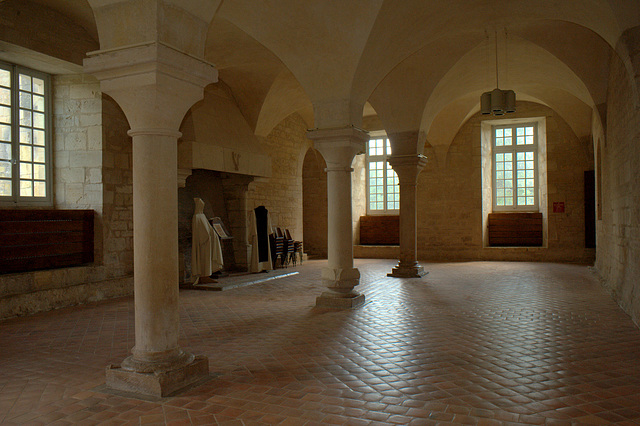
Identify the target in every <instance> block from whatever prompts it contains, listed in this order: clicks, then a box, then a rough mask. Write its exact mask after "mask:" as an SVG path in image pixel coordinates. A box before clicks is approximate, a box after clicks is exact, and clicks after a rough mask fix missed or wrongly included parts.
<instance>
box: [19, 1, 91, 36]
mask: <svg viewBox="0 0 640 426" xmlns="http://www.w3.org/2000/svg"><path fill="white" fill-rule="evenodd" d="M30 1H32V2H34V3H38V4H40V5H42V6H46V7H49V8H51V9H53V10H55V11H56V12H59V13H61V14H63V15H66V16H67V17H69V18H70V19H72V20H73V21H75V22H76V23H77V24H78V25H80V26H81V27H83V28H84V29H85V30H86V31H87V32H88V33H89V35H91V37H93V39H94V40H98V30H97V28H96V21H95V18H94V17H93V9H91V6H90V5H89V2H88V1H87V0H30Z"/></svg>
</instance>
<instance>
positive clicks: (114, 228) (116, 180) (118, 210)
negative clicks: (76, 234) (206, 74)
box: [101, 95, 133, 276]
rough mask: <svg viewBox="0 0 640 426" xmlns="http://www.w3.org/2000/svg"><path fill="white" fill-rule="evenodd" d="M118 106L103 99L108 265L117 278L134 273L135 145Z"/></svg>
mask: <svg viewBox="0 0 640 426" xmlns="http://www.w3.org/2000/svg"><path fill="white" fill-rule="evenodd" d="M127 130H129V123H128V122H127V118H126V117H125V115H124V112H122V110H121V109H120V107H119V106H118V104H117V103H116V102H115V101H114V100H113V99H111V98H110V97H109V96H107V95H103V96H102V128H101V131H102V140H103V144H102V145H103V151H102V181H103V183H102V184H103V191H104V195H103V229H104V253H105V254H104V262H103V264H104V266H105V267H106V268H107V269H108V271H109V273H110V274H112V275H113V276H126V275H132V274H133V171H132V165H133V157H132V151H133V146H132V143H131V137H130V136H129V135H127Z"/></svg>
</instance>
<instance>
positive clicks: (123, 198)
mask: <svg viewBox="0 0 640 426" xmlns="http://www.w3.org/2000/svg"><path fill="white" fill-rule="evenodd" d="M52 86H53V120H52V122H53V138H52V139H53V141H52V142H53V147H52V148H53V149H52V151H53V191H54V194H53V199H54V206H53V207H54V208H56V209H92V210H94V211H95V226H94V228H95V241H94V244H95V262H94V263H93V264H92V265H87V266H80V267H73V268H62V269H52V270H43V271H34V272H27V273H17V274H6V275H0V318H7V317H11V316H16V315H25V314H30V313H34V312H38V311H43V310H50V309H55V308H59V307H63V306H69V305H74V304H79V303H86V302H90V301H96V300H101V299H105V298H109V297H116V296H121V295H125V294H130V293H131V292H132V290H133V279H132V274H133V256H132V253H133V250H132V236H133V235H132V233H133V231H132V227H131V221H132V200H131V184H132V181H131V179H132V176H131V142H130V139H129V138H128V137H127V136H126V131H127V129H128V124H127V121H126V119H125V118H124V114H122V111H120V109H119V108H118V107H117V105H115V103H114V102H113V101H112V100H110V99H109V98H104V99H103V95H102V93H101V92H100V87H99V83H98V82H97V81H96V80H95V79H94V78H93V77H90V76H87V75H82V74H74V75H59V76H55V77H53V78H52ZM103 124H104V127H103ZM103 129H104V133H103Z"/></svg>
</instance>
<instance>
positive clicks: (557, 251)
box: [417, 102, 594, 263]
mask: <svg viewBox="0 0 640 426" xmlns="http://www.w3.org/2000/svg"><path fill="white" fill-rule="evenodd" d="M524 117H545V118H546V128H547V188H548V193H547V197H548V200H549V202H548V210H547V212H546V213H547V217H548V240H547V243H548V244H547V247H541V248H502V247H484V243H483V235H484V229H483V214H484V213H483V192H482V191H483V183H482V150H481V122H482V121H483V120H486V119H487V118H486V117H485V116H482V115H480V114H476V115H475V116H473V117H472V118H470V119H469V120H468V121H467V123H465V124H464V125H463V126H462V128H461V129H460V131H459V132H458V134H457V135H456V137H455V138H454V140H453V142H452V144H451V145H450V147H449V149H448V151H447V152H446V156H445V155H443V154H444V153H443V152H442V150H437V153H438V154H439V155H436V150H435V149H434V148H433V147H431V146H430V145H428V144H427V145H426V146H425V155H426V156H427V157H428V158H429V162H428V163H427V166H426V167H425V169H424V170H423V171H422V172H421V173H420V175H419V177H418V196H417V197H418V257H419V259H423V260H443V261H451V260H485V259H486V260H526V261H565V262H580V263H592V262H593V260H594V250H593V249H586V248H585V247H584V189H583V185H584V183H583V174H584V171H586V170H593V151H592V150H591V142H590V141H581V140H578V138H577V137H576V136H575V134H574V133H573V131H572V130H571V128H570V127H569V126H568V125H567V124H566V122H565V121H564V120H563V119H562V118H561V117H560V116H558V115H557V114H556V113H555V112H554V111H553V110H551V109H549V108H547V107H545V106H542V105H539V104H533V103H527V102H519V103H518V112H517V113H515V114H513V117H512V116H511V115H510V116H509V118H524ZM554 201H562V202H564V203H565V212H564V213H553V202H554Z"/></svg>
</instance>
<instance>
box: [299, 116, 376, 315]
mask: <svg viewBox="0 0 640 426" xmlns="http://www.w3.org/2000/svg"><path fill="white" fill-rule="evenodd" d="M307 137H308V138H309V139H311V140H313V141H314V146H315V148H316V149H317V150H318V151H320V153H321V154H322V156H323V157H324V159H325V161H326V163H327V169H326V171H327V204H328V218H327V226H328V235H327V237H328V238H327V245H328V247H327V249H328V260H327V267H326V268H323V269H322V273H321V277H322V282H323V284H324V285H325V286H326V287H327V290H326V291H325V292H323V293H322V295H320V296H319V297H318V298H317V299H316V306H323V307H337V308H352V307H356V306H359V305H362V304H363V303H364V295H362V294H359V293H358V292H357V291H355V290H354V287H356V286H357V285H358V284H359V282H360V271H358V269H357V268H354V267H353V231H352V227H353V221H352V217H351V173H352V172H353V169H352V168H351V163H352V162H353V158H354V157H355V155H356V154H358V153H359V152H363V151H364V149H365V146H364V145H365V142H366V141H367V140H368V139H369V135H368V134H367V133H366V132H365V131H363V130H359V129H356V128H353V127H343V128H336V129H319V130H312V131H310V132H308V133H307Z"/></svg>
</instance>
